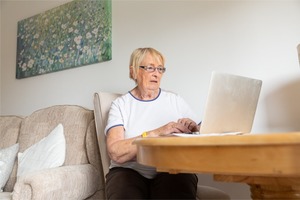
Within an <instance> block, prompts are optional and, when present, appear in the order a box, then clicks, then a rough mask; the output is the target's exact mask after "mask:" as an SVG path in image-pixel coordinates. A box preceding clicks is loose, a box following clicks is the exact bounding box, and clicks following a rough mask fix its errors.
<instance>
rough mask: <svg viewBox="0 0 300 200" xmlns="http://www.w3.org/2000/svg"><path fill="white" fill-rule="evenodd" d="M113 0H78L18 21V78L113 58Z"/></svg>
mask: <svg viewBox="0 0 300 200" xmlns="http://www.w3.org/2000/svg"><path fill="white" fill-rule="evenodd" d="M111 29H112V25H111V0H74V1H71V2H69V3H66V4H63V5H61V6H59V7H56V8H53V9H51V10H48V11H46V12H43V13H41V14H38V15H35V16H33V17H30V18H27V19H24V20H21V21H19V22H18V35H17V61H16V78H17V79H21V78H26V77H31V76H36V75H41V74H46V73H50V72H56V71H60V70H65V69H70V68H74V67H79V66H84V65H89V64H94V63H99V62H104V61H108V60H111V59H112V50H111V48H112V47H111V43H112V38H111V37H112V36H111Z"/></svg>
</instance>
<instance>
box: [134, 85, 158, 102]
mask: <svg viewBox="0 0 300 200" xmlns="http://www.w3.org/2000/svg"><path fill="white" fill-rule="evenodd" d="M158 93H159V89H157V90H143V89H141V88H139V87H135V88H134V89H133V90H131V94H132V95H133V96H135V97H136V98H138V99H141V100H151V99H154V98H156V97H157V95H158Z"/></svg>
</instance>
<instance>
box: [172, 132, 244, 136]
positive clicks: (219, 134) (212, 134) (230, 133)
mask: <svg viewBox="0 0 300 200" xmlns="http://www.w3.org/2000/svg"><path fill="white" fill-rule="evenodd" d="M242 134H243V133H241V132H228V133H205V134H201V133H197V132H194V133H172V135H174V136H179V137H209V136H226V135H242Z"/></svg>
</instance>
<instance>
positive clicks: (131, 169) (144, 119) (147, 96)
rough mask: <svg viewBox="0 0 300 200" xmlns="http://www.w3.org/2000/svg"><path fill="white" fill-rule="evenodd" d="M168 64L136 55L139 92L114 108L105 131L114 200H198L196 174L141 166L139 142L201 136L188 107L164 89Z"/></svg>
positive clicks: (149, 52) (145, 53)
mask: <svg viewBox="0 0 300 200" xmlns="http://www.w3.org/2000/svg"><path fill="white" fill-rule="evenodd" d="M164 64H165V59H164V57H163V55H162V54H161V53H160V52H159V51H157V50H155V49H153V48H138V49H136V50H135V51H133V53H132V55H131V58H130V64H129V71H130V78H131V79H133V80H134V81H135V83H136V87H134V88H133V89H132V90H130V91H129V92H128V93H126V94H124V95H123V96H121V97H119V98H117V99H116V100H115V101H114V102H113V103H112V105H111V109H110V112H109V117H108V123H107V126H106V128H105V133H106V138H107V141H106V142H107V150H108V153H109V156H110V158H111V166H110V170H109V173H108V174H107V176H106V194H107V198H108V199H196V190H197V182H198V180H197V177H196V175H195V174H168V173H157V172H156V170H155V168H153V167H149V166H144V165H141V164H139V163H137V162H136V153H137V147H136V145H133V144H132V142H133V141H134V140H135V139H136V138H140V137H158V136H163V135H167V134H171V133H185V132H193V131H198V130H199V126H198V125H197V123H196V122H195V121H197V118H196V117H195V115H194V113H193V112H192V110H191V109H190V107H189V106H188V105H187V103H186V102H185V101H184V100H183V99H182V98H181V97H180V96H178V95H177V94H174V93H172V92H168V91H165V90H162V89H161V88H160V81H161V78H162V77H163V75H164V72H165V71H166V68H165V66H164ZM198 122H199V121H198ZM170 159H172V158H170Z"/></svg>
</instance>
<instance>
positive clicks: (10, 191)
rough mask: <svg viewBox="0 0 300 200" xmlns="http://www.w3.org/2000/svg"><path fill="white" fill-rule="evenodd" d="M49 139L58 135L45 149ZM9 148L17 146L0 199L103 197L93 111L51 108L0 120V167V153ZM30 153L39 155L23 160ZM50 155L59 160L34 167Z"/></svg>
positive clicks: (64, 199)
mask: <svg viewBox="0 0 300 200" xmlns="http://www.w3.org/2000/svg"><path fill="white" fill-rule="evenodd" d="M57 127H60V128H57ZM58 133H59V134H58ZM50 135H51V137H52V142H53V141H54V142H56V141H57V139H53V138H54V135H55V137H57V136H59V137H60V139H59V141H60V143H59V144H51V145H52V146H50V147H49V148H48V149H47V145H48V144H49V143H50V142H49V141H51V140H50V139H49V138H50ZM45 142H46V143H45ZM57 143H58V142H57ZM55 145H56V146H55ZM12 146H13V147H14V148H17V155H16V156H15V159H14V160H13V165H12V170H11V172H10V173H9V177H8V180H7V181H6V183H5V184H4V187H3V188H1V190H3V192H0V199H16V200H17V199H22V200H26V199H43V200H47V199H51V200H52V199H63V200H66V199H72V200H75V199H105V194H104V178H103V170H102V165H101V157H100V152H99V146H98V142H97V135H96V131H95V121H94V112H93V110H89V109H86V108H83V107H81V106H77V105H55V106H51V107H47V108H43V109H40V110H37V111H35V112H33V113H32V114H30V115H29V116H25V117H22V116H0V169H1V166H2V168H3V166H5V162H6V161H5V159H6V158H7V157H8V156H6V157H5V156H4V160H3V156H2V160H1V150H2V154H3V152H4V150H6V149H10V148H11V147H12ZM36 147H39V148H41V149H43V150H40V149H38V148H36ZM58 147H59V148H58ZM45 149H46V150H45ZM53 149H55V150H56V152H54V153H53ZM58 150H59V152H60V153H57V152H58ZM49 152H51V153H52V154H51V153H49ZM30 153H31V154H30ZM32 154H34V155H35V154H39V155H38V159H36V160H33V161H31V160H30V159H29V160H26V158H28V157H32V156H31V155H32ZM26 156H27V157H26ZM35 156H36V155H35ZM53 156H54V158H56V157H60V158H59V159H57V161H58V162H60V163H58V164H57V165H56V166H46V167H45V166H43V168H38V169H34V168H35V167H38V166H39V165H44V164H45V163H47V162H45V161H44V160H43V159H49V158H50V157H51V159H53ZM62 159H63V160H62ZM41 160H42V161H43V162H41ZM36 162H37V164H36ZM49 163H50V164H53V163H55V162H53V161H52V160H51V162H49ZM30 165H32V166H30ZM26 167H27V168H26ZM21 169H22V170H24V171H25V172H26V173H22V170H21ZM26 170H27V171H26ZM1 173H2V172H1ZM1 173H0V179H2V181H3V177H4V176H3V174H1ZM4 179H5V177H4Z"/></svg>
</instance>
